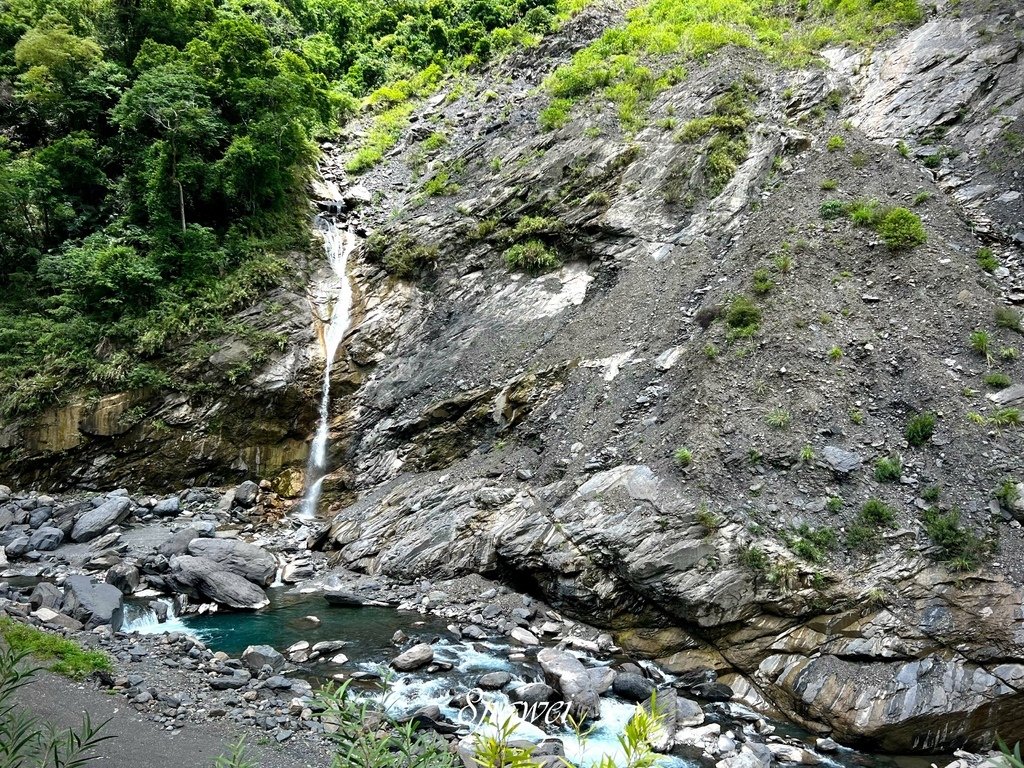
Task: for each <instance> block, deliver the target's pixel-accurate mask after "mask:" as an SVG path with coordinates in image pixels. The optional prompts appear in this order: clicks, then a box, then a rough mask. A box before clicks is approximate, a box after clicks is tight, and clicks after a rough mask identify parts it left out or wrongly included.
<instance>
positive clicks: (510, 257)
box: [505, 240, 562, 275]
mask: <svg viewBox="0 0 1024 768" xmlns="http://www.w3.org/2000/svg"><path fill="white" fill-rule="evenodd" d="M505 264H506V265H507V266H508V268H509V269H521V270H523V271H524V272H529V273H530V274H533V275H538V274H542V273H544V272H550V271H551V270H553V269H558V268H559V267H560V266H562V260H561V259H560V258H558V254H557V253H555V252H554V251H553V250H551V249H550V248H548V247H547V246H546V245H544V243H542V242H541V241H540V240H527V241H526V242H524V243H516V244H515V245H513V246H512V247H511V248H509V249H508V250H507V251H505Z"/></svg>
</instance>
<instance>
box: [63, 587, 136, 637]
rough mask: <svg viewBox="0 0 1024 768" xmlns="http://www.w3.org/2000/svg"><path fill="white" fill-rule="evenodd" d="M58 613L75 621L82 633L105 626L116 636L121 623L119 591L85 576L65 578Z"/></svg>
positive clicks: (122, 615) (121, 607) (122, 618)
mask: <svg viewBox="0 0 1024 768" xmlns="http://www.w3.org/2000/svg"><path fill="white" fill-rule="evenodd" d="M61 612H62V613H66V614H68V615H69V616H71V617H72V618H75V619H78V620H79V621H80V622H82V623H83V624H84V625H85V628H86V629H94V628H95V627H99V626H102V625H103V624H109V625H110V626H111V628H112V629H113V630H114V631H115V632H116V631H117V630H119V629H120V628H121V623H122V621H123V620H124V599H123V596H122V595H121V590H119V589H118V588H117V587H112V586H111V585H110V584H103V583H101V582H98V581H96V580H95V579H92V578H90V577H88V576H68V578H67V581H65V582H64V601H63V603H62V604H61Z"/></svg>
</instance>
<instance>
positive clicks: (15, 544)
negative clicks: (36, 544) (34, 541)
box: [5, 536, 31, 558]
mask: <svg viewBox="0 0 1024 768" xmlns="http://www.w3.org/2000/svg"><path fill="white" fill-rule="evenodd" d="M5 549H6V550H7V554H8V555H10V556H11V557H14V558H18V557H22V556H24V555H25V554H26V553H27V552H28V551H29V550H30V549H31V539H29V537H28V536H17V537H15V538H13V539H11V541H9V542H8V543H7V546H6V547H5Z"/></svg>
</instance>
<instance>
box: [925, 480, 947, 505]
mask: <svg viewBox="0 0 1024 768" xmlns="http://www.w3.org/2000/svg"><path fill="white" fill-rule="evenodd" d="M941 495H942V489H941V488H939V486H937V485H929V486H928V487H927V488H925V489H924V490H922V491H921V498H922V499H924V500H925V501H927V502H928V503H929V504H934V503H935V502H937V501H938V500H939V496H941Z"/></svg>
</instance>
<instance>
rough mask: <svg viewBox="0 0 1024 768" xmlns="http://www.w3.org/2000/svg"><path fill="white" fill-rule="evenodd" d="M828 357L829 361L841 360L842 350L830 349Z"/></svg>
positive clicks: (837, 348)
mask: <svg viewBox="0 0 1024 768" xmlns="http://www.w3.org/2000/svg"><path fill="white" fill-rule="evenodd" d="M828 357H829V359H830V360H842V359H843V350H842V349H840V348H839V347H832V349H830V350H829V351H828Z"/></svg>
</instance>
